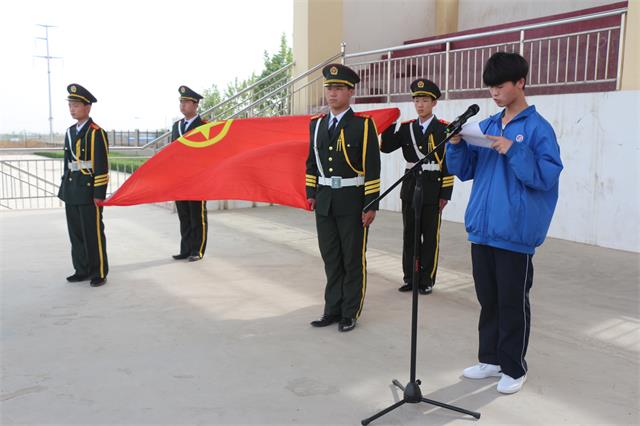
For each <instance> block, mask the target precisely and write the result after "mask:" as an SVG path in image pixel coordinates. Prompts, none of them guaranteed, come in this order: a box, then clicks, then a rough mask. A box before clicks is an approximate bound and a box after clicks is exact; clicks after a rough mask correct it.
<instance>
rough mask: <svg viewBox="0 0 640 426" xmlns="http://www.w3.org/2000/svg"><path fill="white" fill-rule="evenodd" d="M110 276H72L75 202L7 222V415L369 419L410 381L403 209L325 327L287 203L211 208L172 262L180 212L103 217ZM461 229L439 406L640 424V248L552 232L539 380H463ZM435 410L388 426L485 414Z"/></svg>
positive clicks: (301, 234)
mask: <svg viewBox="0 0 640 426" xmlns="http://www.w3.org/2000/svg"><path fill="white" fill-rule="evenodd" d="M105 222H106V228H107V239H108V253H109V260H110V266H111V273H110V275H109V282H108V284H107V285H106V286H104V287H101V288H97V289H94V288H91V287H89V286H88V284H87V283H80V284H69V283H67V282H65V280H64V277H65V276H66V275H68V274H70V273H71V261H70V255H69V251H70V249H69V243H68V237H67V234H66V232H67V231H66V224H65V221H64V211H63V210H61V209H50V210H34V211H12V212H2V213H0V233H1V241H2V244H1V247H0V267H1V276H0V280H1V291H2V293H1V300H2V301H1V336H0V345H1V353H0V355H1V364H2V372H1V373H2V380H1V387H0V412H1V418H0V420H1V423H2V424H3V425H4V424H6V425H9V424H82V425H93V424H109V425H125V424H128V425H131V424H135V425H138V424H167V425H168V424H216V425H218V424H234V425H235V424H253V425H257V424H271V425H296V424H318V425H339V424H340V425H342V424H345V425H357V424H359V422H360V420H361V419H363V418H365V417H368V416H369V415H371V414H373V413H374V412H376V411H377V410H379V409H381V408H383V407H386V406H387V405H389V404H391V403H393V402H394V401H396V400H397V398H398V397H399V395H398V393H397V392H396V390H395V389H393V388H392V387H391V386H390V382H391V379H393V378H397V379H399V380H400V382H402V383H405V382H406V381H407V380H408V374H409V369H408V367H409V339H410V330H409V325H410V296H409V295H407V294H401V293H398V292H397V291H396V288H397V287H398V285H399V282H400V278H401V272H400V271H401V268H400V246H401V242H400V235H401V220H400V215H399V214H398V213H391V212H381V213H380V214H379V215H378V218H377V219H376V222H375V223H374V225H373V227H372V230H371V235H370V244H369V250H368V263H369V280H368V288H367V299H366V304H365V310H364V312H363V316H362V318H361V321H360V322H359V323H358V327H357V328H356V329H355V330H354V331H353V332H351V333H345V334H343V333H339V332H338V331H337V328H336V327H330V328H327V329H312V328H311V327H310V326H309V325H308V322H309V321H310V320H312V319H315V318H316V317H317V316H318V315H319V314H321V312H322V294H323V282H324V273H323V267H322V261H321V259H320V257H319V252H318V248H317V241H316V237H315V225H314V221H313V217H312V216H311V215H309V214H308V213H306V212H302V211H299V210H294V209H288V208H282V207H262V208H254V209H241V210H231V211H215V212H210V214H209V223H210V233H209V238H210V242H209V247H208V251H207V255H206V257H205V258H204V260H203V261H201V262H197V263H186V262H176V261H173V260H171V258H170V255H171V254H174V253H175V252H176V251H177V249H178V224H177V217H176V215H175V214H172V213H171V212H170V211H168V210H167V209H162V208H158V207H154V206H138V207H115V208H108V209H107V210H106V213H105ZM469 257H470V254H469V245H468V243H467V242H466V241H465V234H464V229H463V227H462V226H461V225H460V224H455V223H449V222H445V223H443V229H442V252H441V267H440V270H439V274H438V277H439V280H438V285H437V287H436V289H435V291H434V293H433V294H432V295H430V296H421V297H420V302H421V305H420V317H419V323H420V326H419V334H418V336H419V352H418V365H417V371H418V378H420V379H422V383H423V385H422V390H423V393H424V394H425V397H427V398H431V399H435V400H439V401H443V402H448V403H451V404H456V405H460V406H462V407H465V408H468V409H472V410H478V411H480V412H481V413H482V419H481V420H480V421H479V422H478V424H487V425H488V424H491V425H493V424H544V425H549V424H637V423H638V422H639V420H640V418H639V411H638V400H639V392H638V380H639V377H640V375H639V373H640V370H639V354H640V319H639V317H640V316H639V304H638V302H639V300H640V299H639V297H638V287H639V286H638V284H639V281H638V277H639V257H638V255H637V254H633V253H627V252H621V251H615V250H607V249H601V248H597V247H592V246H585V245H580V244H574V243H569V242H565V241H560V240H552V239H550V240H548V241H547V242H546V243H545V245H544V246H543V248H542V249H541V250H539V252H538V253H537V254H536V256H535V257H534V265H535V278H534V286H533V290H532V315H533V328H532V335H531V344H530V350H529V355H528V362H529V367H530V372H529V380H528V382H527V384H526V386H525V388H524V389H523V390H522V391H521V392H520V393H518V394H516V395H512V396H502V395H500V394H498V393H497V392H496V390H495V384H496V380H480V381H470V380H466V379H462V378H461V371H462V369H463V368H464V367H467V366H468V365H470V364H472V363H474V362H475V353H476V349H477V332H476V323H477V315H478V304H477V302H476V300H475V294H474V290H473V282H472V279H471V276H470V259H469ZM475 423H476V422H475V421H474V420H473V419H470V418H468V417H465V416H462V415H459V414H457V413H453V412H450V411H447V410H443V409H436V408H434V407H431V406H428V405H426V404H421V405H405V406H404V407H402V408H400V409H398V410H396V411H394V412H393V413H391V414H388V415H387V416H385V417H383V418H381V419H380V420H379V421H377V422H375V423H374V424H376V425H422V424H435V425H444V424H461V425H469V424H475Z"/></svg>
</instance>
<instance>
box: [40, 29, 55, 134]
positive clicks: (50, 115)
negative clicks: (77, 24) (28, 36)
mask: <svg viewBox="0 0 640 426" xmlns="http://www.w3.org/2000/svg"><path fill="white" fill-rule="evenodd" d="M38 26H40V27H43V28H44V37H36V39H38V40H44V42H45V44H46V47H47V54H46V56H36V58H44V59H46V60H47V82H48V86H49V143H50V144H53V112H52V110H51V65H50V60H51V59H60V57H59V56H51V55H50V54H49V28H55V27H54V26H53V25H43V24H38Z"/></svg>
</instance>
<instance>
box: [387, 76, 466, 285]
mask: <svg viewBox="0 0 640 426" xmlns="http://www.w3.org/2000/svg"><path fill="white" fill-rule="evenodd" d="M411 96H412V97H413V104H414V106H415V108H416V112H417V113H418V118H417V119H414V120H409V121H406V122H404V123H402V124H401V125H400V127H399V129H398V130H397V131H395V126H390V127H389V128H388V129H387V130H386V131H385V132H384V133H383V134H382V144H381V146H380V150H381V151H382V152H385V153H390V152H393V151H395V150H396V149H398V148H402V154H403V156H404V159H405V160H406V161H407V165H406V171H407V172H408V170H409V169H410V168H411V167H413V165H414V164H415V163H416V162H417V161H418V160H420V159H422V158H424V157H425V155H426V154H427V153H429V152H431V151H432V150H433V148H434V147H435V145H436V144H437V143H438V142H440V141H441V140H443V139H444V137H445V129H446V128H447V123H446V122H445V121H443V120H438V118H437V117H436V116H434V115H433V108H434V107H435V106H436V104H437V103H438V101H437V99H438V98H440V89H439V88H438V86H436V84H435V83H434V82H432V81H430V80H427V79H425V78H420V79H418V80H416V81H414V82H413V83H411ZM421 176H422V182H423V184H422V188H423V206H422V217H421V224H420V227H421V241H422V253H420V264H421V268H422V270H421V271H420V283H419V284H420V285H419V287H418V291H419V292H420V293H421V294H429V293H431V291H432V289H433V286H434V284H435V282H436V271H437V269H438V252H439V247H438V246H439V242H440V241H439V240H440V218H441V214H442V209H444V206H446V205H447V202H448V200H450V199H451V192H452V191H453V176H452V175H451V174H450V173H449V172H448V171H447V165H446V163H445V146H444V145H442V146H440V147H439V148H438V150H437V151H436V152H435V155H434V156H433V157H432V158H431V159H430V160H427V161H426V162H425V163H423V164H422V174H421ZM415 185H416V182H415V177H414V176H413V175H411V176H409V177H407V179H406V180H405V181H404V182H402V187H401V189H400V198H401V199H402V222H403V235H402V240H403V249H402V271H403V273H404V284H403V285H402V286H401V287H400V288H399V289H398V290H399V291H411V289H412V288H413V287H412V277H413V269H414V268H413V250H414V247H413V245H414V242H413V241H414V240H413V239H414V228H415V222H414V220H415V219H414V210H413V190H414V188H415Z"/></svg>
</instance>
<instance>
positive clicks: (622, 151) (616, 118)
mask: <svg viewBox="0 0 640 426" xmlns="http://www.w3.org/2000/svg"><path fill="white" fill-rule="evenodd" d="M527 99H528V102H529V104H530V105H535V106H536V109H537V110H538V112H540V113H541V114H542V115H543V116H544V117H545V118H546V119H547V120H549V122H550V123H551V124H552V126H553V128H554V129H555V131H556V135H557V137H558V143H559V145H560V150H561V157H562V161H563V163H564V170H563V171H562V174H561V177H560V195H559V199H558V206H557V208H556V212H555V215H554V218H553V221H552V223H551V227H550V229H549V236H550V237H556V238H562V239H565V240H570V241H576V242H580V243H587V244H594V245H598V246H602V247H609V248H616V249H621V250H629V251H635V252H640V225H639V223H640V172H639V170H638V169H639V168H640V114H639V112H640V91H622V92H604V93H582V94H570V95H569V94H568V95H555V96H530V97H528V98H527ZM472 103H477V104H478V105H479V106H480V113H479V114H478V117H480V118H485V117H487V116H488V115H491V114H494V113H496V112H497V111H498V108H497V107H496V105H495V104H494V103H493V101H491V100H489V99H466V100H450V101H440V102H439V103H438V106H437V107H436V109H435V114H436V115H437V116H438V117H441V118H444V119H447V120H452V119H454V118H455V117H456V116H458V115H459V114H461V113H462V112H464V111H465V110H466V108H467V107H468V106H469V105H471V104H472ZM387 106H395V107H398V108H400V111H401V114H402V115H401V120H408V119H412V118H414V116H415V111H414V109H413V105H412V104H411V103H410V102H407V103H400V104H391V105H387V104H371V105H363V104H359V105H357V106H356V107H354V109H357V110H359V111H363V110H367V109H376V108H383V107H387ZM382 156H383V157H382V189H383V190H384V189H385V188H388V187H389V186H390V184H391V183H393V182H394V181H395V180H396V179H397V178H399V177H400V176H401V174H402V172H403V170H404V160H403V159H402V155H401V154H400V152H399V151H396V152H395V153H393V154H382ZM471 184H472V182H465V183H462V182H460V181H459V180H458V179H457V178H456V182H455V186H454V192H453V197H452V201H451V202H450V203H449V205H448V206H447V207H446V209H445V212H444V215H443V218H444V219H446V220H450V221H454V222H463V221H464V210H465V208H466V205H467V201H468V197H469V193H470V190H471ZM381 208H383V209H387V210H393V211H400V199H399V193H398V192H397V190H395V191H394V192H393V193H392V194H390V195H389V197H388V199H386V200H384V201H383V203H382V205H381Z"/></svg>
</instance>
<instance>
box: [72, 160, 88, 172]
mask: <svg viewBox="0 0 640 426" xmlns="http://www.w3.org/2000/svg"><path fill="white" fill-rule="evenodd" d="M80 169H91V161H74V162H73V163H69V170H71V171H72V172H77V171H79V170H80Z"/></svg>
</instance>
